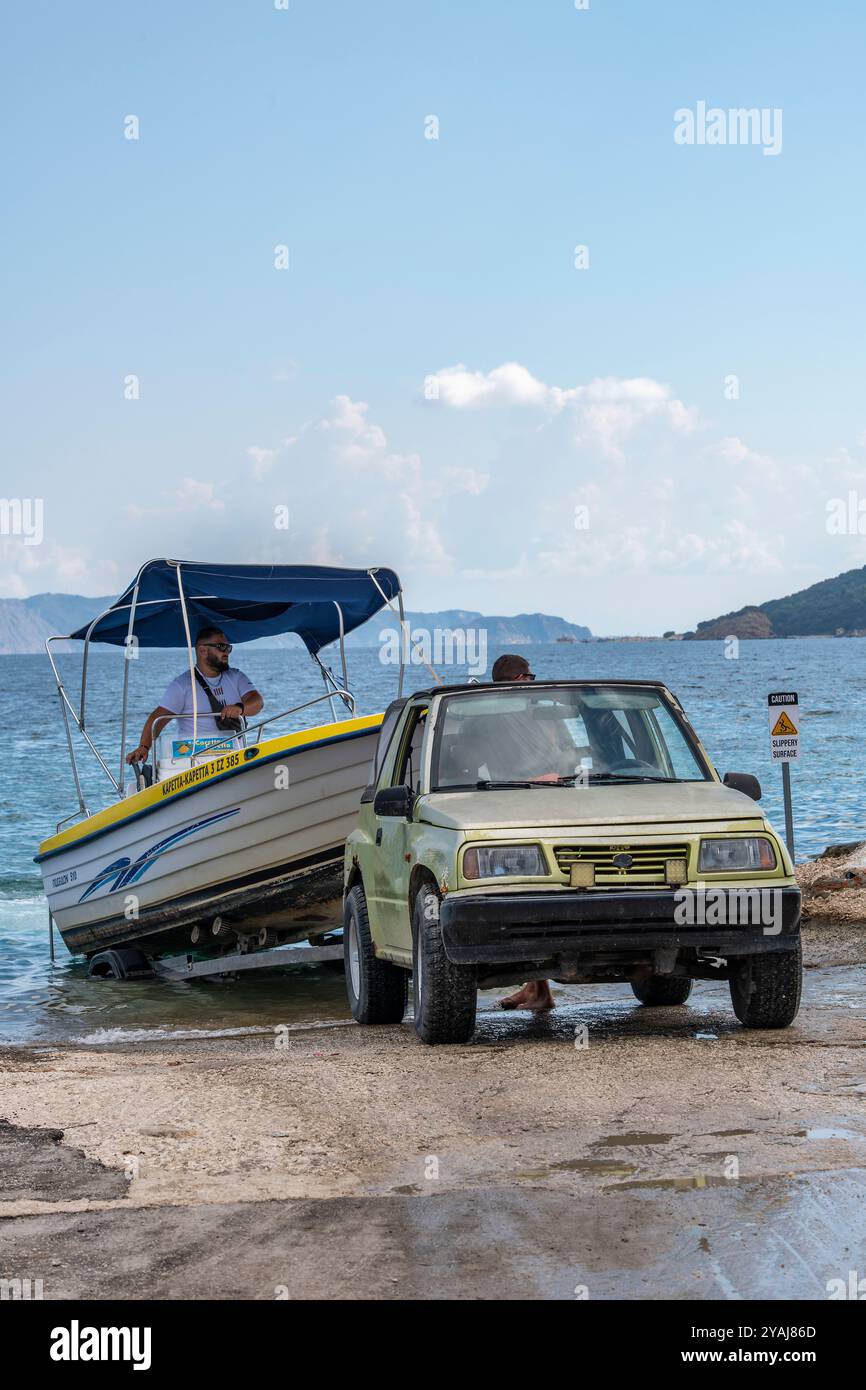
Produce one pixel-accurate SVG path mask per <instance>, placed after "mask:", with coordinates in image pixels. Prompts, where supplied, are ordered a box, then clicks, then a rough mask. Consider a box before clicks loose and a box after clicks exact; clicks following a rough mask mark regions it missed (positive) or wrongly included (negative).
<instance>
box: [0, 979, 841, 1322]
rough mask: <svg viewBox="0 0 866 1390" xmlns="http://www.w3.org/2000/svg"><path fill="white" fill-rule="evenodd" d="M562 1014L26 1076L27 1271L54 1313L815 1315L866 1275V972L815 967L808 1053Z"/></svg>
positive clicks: (21, 1121) (785, 1039) (5, 1092)
mask: <svg viewBox="0 0 866 1390" xmlns="http://www.w3.org/2000/svg"><path fill="white" fill-rule="evenodd" d="M556 993H557V1003H558V1007H557V1009H556V1010H555V1012H554V1013H553V1014H552V1015H549V1016H546V1017H542V1018H533V1017H531V1016H529V1015H527V1014H525V1013H523V1014H521V1013H518V1014H502V1013H501V1012H498V1011H496V1010H495V1008H494V1007H493V1004H494V1003H495V1000H494V998H493V997H492V996H487V997H486V998H485V1000H484V1001H483V1002H484V1009H483V1010H482V1012H481V1014H480V1015H479V1026H478V1030H477V1032H476V1036H475V1038H474V1040H473V1042H472V1043H471V1044H470V1045H468V1046H466V1047H445V1048H424V1047H423V1046H422V1045H420V1044H419V1043H418V1042H417V1040H416V1039H415V1037H414V1034H413V1032H412V1029H411V1026H410V1025H409V1024H408V1023H406V1024H404V1025H403V1026H402V1027H393V1028H373V1029H360V1028H357V1027H355V1026H353V1025H350V1026H345V1025H344V1024H342V1023H336V1022H335V1023H334V1025H333V1026H320V1027H317V1028H314V1029H309V1030H304V1029H303V1028H301V1029H299V1030H297V1031H292V1032H290V1033H289V1034H287V1035H285V1036H283V1037H282V1038H281V1039H279V1040H275V1037H274V1030H273V1029H270V1028H268V1029H264V1028H263V1029H262V1030H261V1031H260V1032H259V1033H257V1034H252V1035H247V1036H244V1037H240V1038H238V1037H230V1038H229V1037H222V1038H211V1039H201V1038H195V1039H187V1040H175V1041H172V1040H165V1039H161V1040H154V1041H150V1042H140V1043H136V1044H135V1045H126V1046H118V1047H106V1048H91V1049H89V1050H82V1049H66V1048H57V1049H46V1050H44V1051H41V1052H40V1051H38V1050H31V1051H29V1052H24V1051H14V1050H13V1051H9V1052H6V1053H4V1054H2V1055H0V1115H3V1116H5V1117H6V1118H7V1120H8V1121H10V1122H11V1123H12V1125H13V1126H14V1128H10V1127H8V1126H7V1127H4V1128H3V1129H2V1130H0V1165H2V1169H3V1170H5V1175H6V1176H5V1181H0V1276H2V1277H7V1278H8V1277H20V1278H25V1277H30V1278H31V1279H36V1278H41V1279H43V1281H44V1291H45V1297H46V1298H64V1297H73V1298H82V1297H98V1298H106V1297H115V1298H130V1299H138V1298H141V1299H147V1298H204V1297H208V1298H226V1299H229V1298H230V1299H272V1298H275V1297H281V1296H285V1297H289V1298H291V1299H303V1298H333V1297H348V1298H384V1299H407V1298H428V1299H443V1298H455V1297H456V1298H464V1299H574V1298H580V1297H588V1298H590V1299H679V1300H691V1299H694V1300H712V1299H742V1298H756V1297H759V1298H768V1299H776V1300H779V1299H793V1300H799V1299H821V1298H826V1297H827V1283H828V1281H829V1280H831V1279H842V1280H847V1279H848V1275H849V1271H851V1270H855V1271H859V1276H858V1277H861V1278H862V1277H863V1276H864V1275H866V970H864V967H863V966H862V965H851V966H848V965H845V966H832V967H824V968H815V969H811V970H809V971H807V976H806V995H805V1002H804V1007H803V1010H802V1012H801V1014H800V1017H799V1018H798V1020H797V1021H796V1023H795V1024H794V1026H793V1027H792V1028H790V1029H787V1030H784V1031H780V1032H765V1033H763V1032H750V1031H748V1030H744V1029H742V1028H741V1027H740V1026H739V1025H738V1024H737V1022H736V1020H735V1019H734V1018H733V1015H732V1013H731V1010H730V1003H729V1001H728V999H727V997H726V993H725V991H724V990H723V989H721V988H719V987H718V986H711V985H700V986H698V987H697V988H696V990H695V993H694V994H693V996H692V999H691V1000H690V1001H689V1003H688V1005H686V1006H683V1007H680V1008H668V1009H646V1008H641V1007H639V1006H637V1004H636V1001H635V1000H634V999H633V997H631V995H630V991H626V990H623V989H620V988H617V987H614V988H607V989H605V988H602V987H599V988H595V987H592V988H582V989H581V988H572V987H567V988H564V989H559V990H557V992H556ZM58 1130H62V1131H63V1138H62V1139H59V1138H58V1137H57V1131H58ZM130 1162H132V1163H133V1168H132V1172H133V1178H132V1181H129V1182H127V1179H126V1177H125V1172H126V1171H129V1164H130Z"/></svg>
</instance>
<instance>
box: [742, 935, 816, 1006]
mask: <svg viewBox="0 0 866 1390" xmlns="http://www.w3.org/2000/svg"><path fill="white" fill-rule="evenodd" d="M730 984H731V1003H732V1004H733V1006H734V1013H735V1014H736V1015H737V1018H738V1019H739V1020H740V1022H741V1023H742V1024H743V1025H744V1027H746V1028H787V1027H789V1025H790V1024H792V1023H793V1022H794V1019H795V1018H796V1017H797V1013H798V1011H799V1008H800V992H801V990H802V987H803V956H802V950H801V947H800V942H799V940H798V942H797V945H796V947H795V949H794V950H793V951H773V952H772V953H770V954H766V955H760V956H742V957H741V958H740V959H739V960H738V961H737V962H736V965H735V968H734V972H733V974H732V975H731V980H730Z"/></svg>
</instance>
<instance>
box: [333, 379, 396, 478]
mask: <svg viewBox="0 0 866 1390" xmlns="http://www.w3.org/2000/svg"><path fill="white" fill-rule="evenodd" d="M368 410H369V406H368V405H367V404H366V402H365V401H353V400H352V398H351V397H350V396H337V397H336V399H335V401H334V414H333V415H332V417H331V418H330V419H325V420H320V421H319V428H320V429H322V430H332V431H336V432H337V433H338V434H340V435H343V436H345V442H342V441H341V442H340V443H339V444H338V445H337V447H336V454H337V457H338V458H339V459H340V461H341V462H342V463H366V462H367V461H368V460H369V459H370V458H371V457H372V456H373V455H374V454H375V453H376V452H377V451H378V450H379V449H384V448H385V447H386V445H387V440H386V438H385V432H384V430H383V429H382V428H381V426H379V425H373V424H371V423H370V421H369V420H368V419H367V411H368Z"/></svg>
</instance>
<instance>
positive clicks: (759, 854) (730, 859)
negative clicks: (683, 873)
mask: <svg viewBox="0 0 866 1390" xmlns="http://www.w3.org/2000/svg"><path fill="white" fill-rule="evenodd" d="M775 867H776V851H775V850H774V848H773V846H772V844H771V842H770V841H769V840H765V839H763V838H759V837H758V836H755V838H754V839H741V840H740V839H737V840H734V839H730V840H701V852H700V856H699V858H698V872H699V873H710V874H719V873H724V872H725V870H726V869H727V870H729V871H731V872H734V873H744V872H748V870H749V869H757V870H758V871H759V872H763V873H766V872H767V870H768V869H775Z"/></svg>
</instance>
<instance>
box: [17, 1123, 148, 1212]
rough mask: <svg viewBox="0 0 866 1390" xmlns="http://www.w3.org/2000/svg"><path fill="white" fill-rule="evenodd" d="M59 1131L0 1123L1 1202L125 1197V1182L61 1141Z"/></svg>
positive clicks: (61, 1135) (60, 1132) (113, 1170)
mask: <svg viewBox="0 0 866 1390" xmlns="http://www.w3.org/2000/svg"><path fill="white" fill-rule="evenodd" d="M63 1138H64V1134H63V1130H62V1129H26V1128H24V1127H22V1126H16V1125H9V1124H4V1123H3V1122H2V1121H0V1202H11V1201H14V1200H15V1199H16V1198H29V1199H32V1198H34V1197H35V1198H37V1199H38V1200H40V1201H50V1200H51V1199H52V1198H55V1199H56V1198H61V1197H63V1198H70V1197H71V1198H81V1197H87V1198H108V1197H125V1196H126V1191H127V1187H128V1183H127V1181H126V1178H125V1177H124V1176H123V1174H122V1173H119V1172H118V1171H117V1170H116V1169H113V1168H108V1167H106V1166H105V1164H103V1163H100V1162H98V1161H97V1160H95V1159H92V1158H87V1156H86V1155H85V1154H84V1153H82V1151H81V1149H76V1148H72V1147H71V1146H70V1145H69V1144H64V1143H62V1142H61V1141H62V1140H63Z"/></svg>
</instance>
